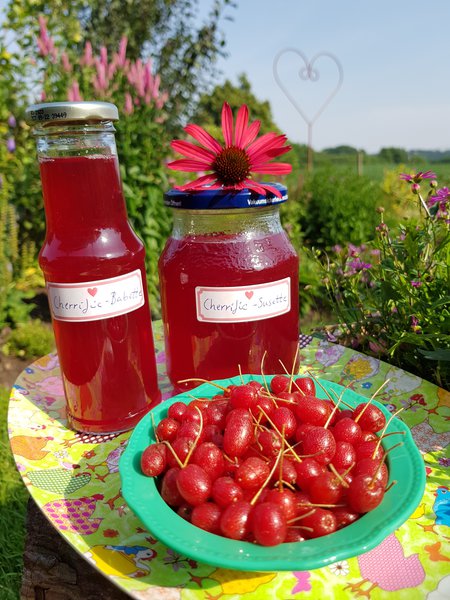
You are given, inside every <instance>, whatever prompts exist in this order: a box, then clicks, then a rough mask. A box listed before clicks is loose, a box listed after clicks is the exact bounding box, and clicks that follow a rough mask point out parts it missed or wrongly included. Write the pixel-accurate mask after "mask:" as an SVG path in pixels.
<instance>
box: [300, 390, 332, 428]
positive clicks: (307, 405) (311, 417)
mask: <svg viewBox="0 0 450 600" xmlns="http://www.w3.org/2000/svg"><path fill="white" fill-rule="evenodd" d="M296 411H297V417H298V418H299V419H300V422H302V423H310V424H311V425H318V426H323V425H325V423H326V422H327V420H328V417H329V416H330V414H331V408H330V406H329V405H328V404H327V403H326V402H325V401H324V400H320V399H319V398H314V397H312V396H310V397H308V398H307V399H305V400H304V401H303V402H302V403H301V404H299V405H298V406H297V407H296Z"/></svg>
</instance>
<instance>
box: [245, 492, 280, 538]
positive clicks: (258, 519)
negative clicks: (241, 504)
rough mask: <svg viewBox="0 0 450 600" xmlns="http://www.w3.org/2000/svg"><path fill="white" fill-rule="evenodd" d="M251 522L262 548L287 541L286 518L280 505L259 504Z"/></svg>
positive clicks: (255, 508) (272, 503)
mask: <svg viewBox="0 0 450 600" xmlns="http://www.w3.org/2000/svg"><path fill="white" fill-rule="evenodd" d="M250 521H251V528H252V532H253V535H254V536H255V539H256V541H257V542H258V544H261V546H276V545H277V544H281V543H283V542H284V540H285V539H286V534H287V523H286V517H285V515H284V512H283V510H282V509H281V507H280V506H279V505H278V504H275V503H274V502H262V503H261V504H257V505H256V506H255V507H254V509H253V511H252V513H251V517H250Z"/></svg>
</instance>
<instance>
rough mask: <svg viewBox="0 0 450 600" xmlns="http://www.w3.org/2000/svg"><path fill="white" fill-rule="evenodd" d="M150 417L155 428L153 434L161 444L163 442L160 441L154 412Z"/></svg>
mask: <svg viewBox="0 0 450 600" xmlns="http://www.w3.org/2000/svg"><path fill="white" fill-rule="evenodd" d="M150 417H151V419H152V427H153V434H154V436H155V440H156V441H157V442H158V443H159V442H160V441H161V440H160V439H159V435H158V432H157V431H156V424H155V416H154V414H153V412H151V413H150Z"/></svg>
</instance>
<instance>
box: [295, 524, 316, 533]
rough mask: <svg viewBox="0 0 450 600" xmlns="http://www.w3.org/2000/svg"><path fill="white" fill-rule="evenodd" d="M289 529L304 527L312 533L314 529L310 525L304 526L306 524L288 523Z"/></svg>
mask: <svg viewBox="0 0 450 600" xmlns="http://www.w3.org/2000/svg"><path fill="white" fill-rule="evenodd" d="M289 527H290V528H291V529H304V530H305V531H309V532H310V533H312V532H313V531H314V529H313V528H312V527H306V525H289Z"/></svg>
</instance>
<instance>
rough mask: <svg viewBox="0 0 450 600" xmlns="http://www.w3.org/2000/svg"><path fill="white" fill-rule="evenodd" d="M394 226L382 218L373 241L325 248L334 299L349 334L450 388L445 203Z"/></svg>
mask: <svg viewBox="0 0 450 600" xmlns="http://www.w3.org/2000/svg"><path fill="white" fill-rule="evenodd" d="M433 191H434V188H432V190H431V191H430V194H432V193H433ZM415 199H416V200H418V204H419V205H420V206H421V207H423V208H422V212H421V213H419V215H420V217H419V220H418V221H417V220H416V221H408V222H405V223H400V225H399V226H398V227H396V228H395V229H393V230H392V231H391V230H390V228H389V227H388V226H387V225H386V223H385V222H384V215H383V213H382V212H381V222H380V224H379V225H378V226H377V235H376V238H375V239H374V240H373V242H372V243H370V244H368V245H367V246H366V245H363V246H360V247H355V246H354V245H349V246H348V247H347V248H338V249H336V250H337V252H336V253H334V254H327V255H326V256H323V257H322V258H323V259H324V260H323V261H322V267H323V270H324V276H325V282H326V284H327V290H328V294H329V298H330V301H331V303H332V305H333V308H334V310H335V312H336V313H337V315H338V317H339V320H340V323H341V327H342V331H343V337H341V338H340V339H339V341H341V342H344V343H347V344H351V345H352V347H357V348H359V349H360V350H362V351H363V352H367V353H369V354H374V355H376V356H379V357H381V358H383V359H385V360H388V361H389V362H391V363H393V364H395V365H398V366H399V367H401V368H404V369H406V370H408V371H412V372H414V373H416V374H418V375H420V376H421V377H423V378H425V379H428V380H431V381H433V382H434V383H436V384H437V385H439V386H441V387H444V388H447V389H448V388H450V334H449V332H450V294H449V291H450V229H449V222H448V212H446V211H448V208H445V206H444V204H445V202H443V203H442V208H439V210H437V206H438V205H435V206H434V208H432V209H430V213H431V214H429V215H428V214H427V213H426V212H425V210H424V208H425V203H424V200H423V199H422V198H421V196H417V195H416V196H415Z"/></svg>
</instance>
